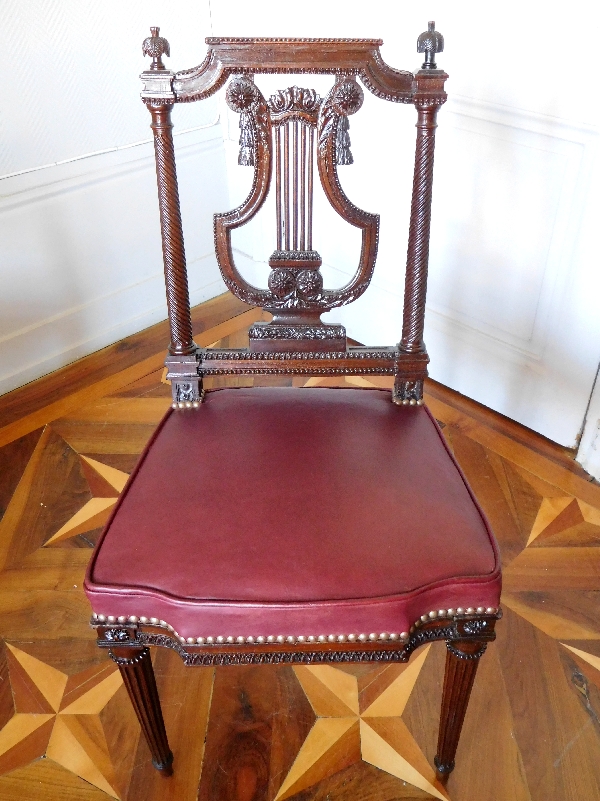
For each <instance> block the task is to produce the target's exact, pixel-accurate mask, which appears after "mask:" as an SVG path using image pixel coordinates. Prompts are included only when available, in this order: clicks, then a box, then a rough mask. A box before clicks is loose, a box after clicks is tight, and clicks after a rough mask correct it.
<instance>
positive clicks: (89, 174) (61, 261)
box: [0, 0, 229, 393]
mask: <svg viewBox="0 0 600 801" xmlns="http://www.w3.org/2000/svg"><path fill="white" fill-rule="evenodd" d="M2 18H3V42H4V44H3V48H4V50H3V59H4V60H3V71H4V75H5V76H10V80H9V79H8V78H7V79H6V80H5V81H4V83H3V104H2V110H1V114H2V117H1V125H2V127H1V146H0V275H1V278H2V292H1V293H0V393H1V392H6V391H8V390H10V389H12V388H14V387H17V386H20V385H21V384H23V383H26V382H27V381H30V380H32V379H34V378H37V377H39V376H40V375H43V374H45V373H47V372H49V371H51V370H53V369H56V368H58V367H60V366H63V365H64V364H66V363H68V362H69V361H72V360H74V359H76V358H79V357H80V356H83V355H86V354H87V353H90V352H92V351H94V350H96V349H98V348H100V347H103V346H105V345H107V344H110V343H112V342H115V341H117V340H118V339H120V338H122V337H124V336H127V335H128V334H131V333H133V332H136V331H139V330H141V329H142V328H144V327H146V326H148V325H151V324H152V323H154V322H157V321H158V320H161V319H164V318H165V317H166V303H165V293H164V284H163V278H162V256H161V249H160V228H159V217H158V205H157V198H156V179H155V172H154V155H153V148H152V144H151V142H150V137H151V131H150V129H149V122H150V115H149V113H148V111H147V110H146V108H145V107H144V105H143V103H142V102H141V100H140V99H139V92H140V89H141V84H140V81H139V79H138V75H139V73H140V72H141V71H142V70H143V69H145V68H146V67H147V65H148V64H149V60H148V59H147V58H144V57H143V56H142V48H141V44H142V41H143V39H144V38H145V37H146V36H147V35H149V28H150V25H157V24H158V25H160V26H161V30H162V32H163V33H164V34H165V35H166V36H167V37H168V38H169V39H170V40H171V43H172V51H171V52H172V54H173V58H172V59H165V61H166V63H167V66H170V65H171V63H172V64H173V67H174V69H180V68H184V67H187V66H190V65H191V64H194V63H196V62H197V61H199V60H201V58H202V54H203V52H204V50H205V46H204V43H203V41H204V37H205V36H209V35H210V33H211V29H210V13H209V6H208V2H191V0H176V1H175V2H170V3H168V4H167V3H161V2H153V1H152V0H150V1H148V0H145V1H144V2H142V1H141V0H128V2H116V0H106V1H103V2H102V3H96V2H90V1H88V0H84V2H80V1H79V0H34V1H33V2H30V3H23V2H19V0H4V2H3V4H2ZM173 120H174V123H175V131H176V148H177V150H178V153H179V155H180V157H181V158H180V162H179V165H180V166H179V181H180V192H181V199H182V213H183V217H184V228H185V230H186V249H187V257H188V264H189V266H190V289H191V296H192V302H193V303H198V302H200V301H202V300H204V299H206V298H208V297H212V296H214V295H216V294H218V293H219V292H222V291H224V285H223V283H222V281H221V279H220V276H219V273H218V269H217V266H216V262H215V259H214V256H213V244H212V213H213V212H214V211H216V210H222V209H226V208H227V207H228V205H229V201H228V196H227V187H226V182H225V180H224V177H225V159H224V149H223V137H222V133H221V126H220V122H219V108H218V104H217V101H216V99H209V100H208V101H205V102H204V103H201V104H193V105H188V106H181V107H180V106H178V107H176V108H175V110H174V112H173ZM178 131H179V133H177V132H178ZM185 131H187V132H185ZM182 132H183V133H182ZM165 344H166V343H165Z"/></svg>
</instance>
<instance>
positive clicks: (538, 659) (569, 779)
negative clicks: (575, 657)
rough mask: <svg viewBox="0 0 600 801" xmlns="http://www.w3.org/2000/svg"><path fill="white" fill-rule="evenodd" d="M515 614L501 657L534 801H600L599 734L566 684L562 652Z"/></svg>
mask: <svg viewBox="0 0 600 801" xmlns="http://www.w3.org/2000/svg"><path fill="white" fill-rule="evenodd" d="M560 648H562V646H561V645H560V644H559V643H557V642H556V641H554V640H552V639H550V637H548V636H547V635H545V634H543V633H542V632H541V631H540V630H539V629H537V628H535V627H534V626H532V625H531V624H530V623H528V622H527V621H525V620H524V619H523V618H522V617H520V616H519V615H516V614H515V613H513V612H512V611H511V610H510V609H509V610H507V611H506V614H505V617H504V620H503V621H502V625H501V626H498V654H499V659H500V665H501V667H502V673H503V676H504V684H505V687H506V691H507V695H508V699H509V702H510V706H511V711H512V718H513V724H514V731H515V736H516V739H517V742H518V744H519V749H520V752H521V756H522V759H523V765H524V769H525V774H526V777H527V784H528V787H529V791H530V793H531V798H532V801H580V799H581V798H585V799H586V801H587V800H588V799H589V801H597V799H600V783H599V779H600V772H599V771H598V752H599V749H600V732H599V731H597V730H596V729H595V727H594V725H593V724H592V723H591V721H590V718H589V715H588V714H586V712H585V711H584V710H583V709H582V708H581V704H580V703H579V702H578V699H577V698H575V697H574V695H573V692H572V690H571V689H570V687H569V686H568V683H567V682H566V681H565V672H564V669H563V666H562V663H561V657H560V654H559V649H560Z"/></svg>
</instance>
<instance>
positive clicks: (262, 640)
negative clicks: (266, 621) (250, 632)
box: [256, 636, 265, 645]
mask: <svg viewBox="0 0 600 801" xmlns="http://www.w3.org/2000/svg"><path fill="white" fill-rule="evenodd" d="M264 641H265V638H264V637H262V636H261V637H257V638H256V642H258V643H260V644H261V645H262V643H263V642H264Z"/></svg>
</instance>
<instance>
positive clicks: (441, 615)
mask: <svg viewBox="0 0 600 801" xmlns="http://www.w3.org/2000/svg"><path fill="white" fill-rule="evenodd" d="M447 614H448V613H447V611H446V610H445V609H440V610H439V611H438V617H446V615H447Z"/></svg>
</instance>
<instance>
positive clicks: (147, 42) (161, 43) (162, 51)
mask: <svg viewBox="0 0 600 801" xmlns="http://www.w3.org/2000/svg"><path fill="white" fill-rule="evenodd" d="M150 33H151V34H152V36H148V38H147V39H144V43H143V44H142V53H143V54H144V55H145V56H151V57H152V64H151V65H150V69H151V70H152V71H153V72H156V71H157V70H164V69H166V67H165V65H164V64H163V62H162V56H163V55H165V56H170V55H171V48H170V46H169V43H168V41H167V40H166V39H165V38H164V36H159V35H158V34H159V33H160V28H156V27H152V28H150Z"/></svg>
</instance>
